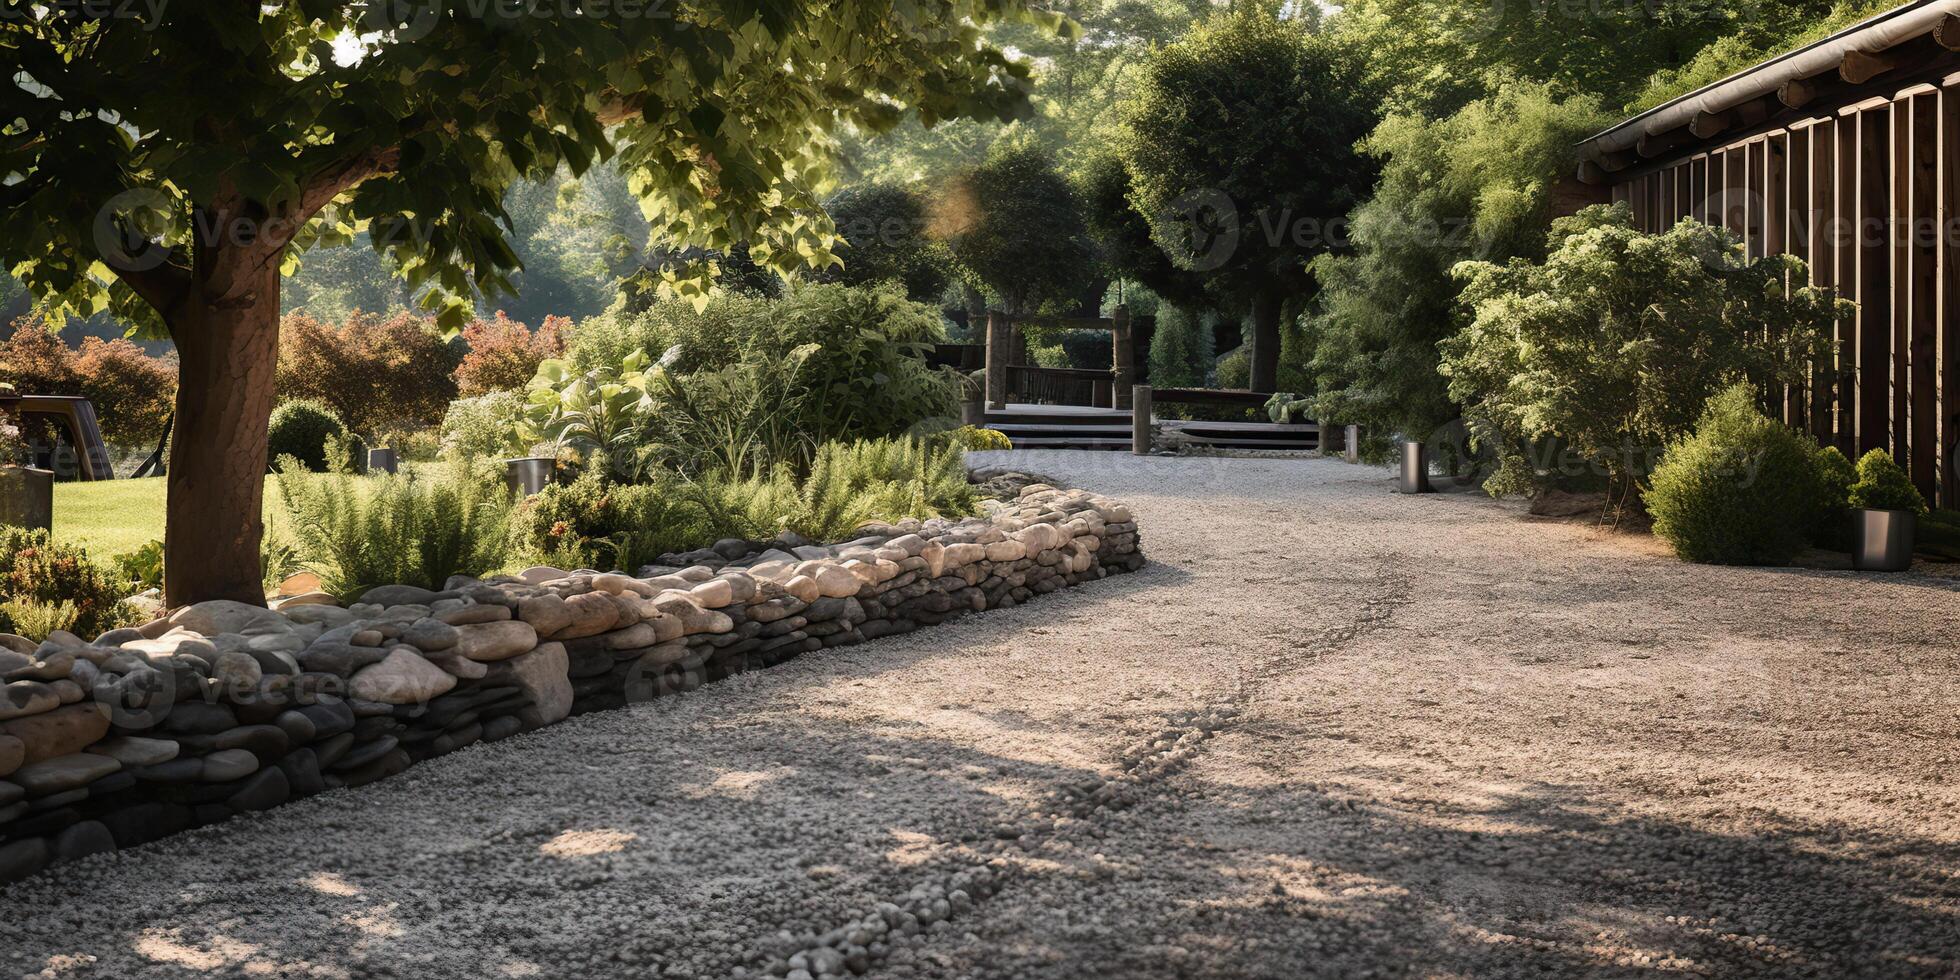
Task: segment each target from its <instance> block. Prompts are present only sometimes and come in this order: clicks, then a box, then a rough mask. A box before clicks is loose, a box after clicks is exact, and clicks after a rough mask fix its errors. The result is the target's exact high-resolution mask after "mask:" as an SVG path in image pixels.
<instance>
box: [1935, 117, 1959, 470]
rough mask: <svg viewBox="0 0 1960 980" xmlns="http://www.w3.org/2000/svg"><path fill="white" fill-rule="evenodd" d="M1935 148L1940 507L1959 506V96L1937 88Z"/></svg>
mask: <svg viewBox="0 0 1960 980" xmlns="http://www.w3.org/2000/svg"><path fill="white" fill-rule="evenodd" d="M1939 98H1940V117H1939V131H1938V134H1937V139H1938V141H1939V144H1938V145H1939V149H1938V151H1937V153H1936V156H1937V158H1938V160H1939V211H1938V213H1939V270H1938V274H1939V286H1938V288H1937V289H1935V290H1934V293H1935V296H1936V301H1937V303H1938V305H1939V331H1940V393H1939V413H1940V477H1939V480H1940V494H1939V499H1940V505H1941V506H1943V507H1954V506H1960V487H1957V486H1956V484H1957V483H1960V479H1957V478H1956V474H1955V470H1956V467H1955V460H1954V458H1953V457H1954V448H1955V446H1956V445H1960V255H1955V253H1954V250H1955V247H1956V245H1960V243H1956V242H1955V241H1954V228H1955V221H1954V219H1955V212H1954V209H1955V207H1956V205H1960V166H1956V164H1960V157H1956V156H1955V154H1960V92H1956V91H1955V90H1954V89H1952V88H1942V89H1940V94H1939Z"/></svg>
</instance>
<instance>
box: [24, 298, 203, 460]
mask: <svg viewBox="0 0 1960 980" xmlns="http://www.w3.org/2000/svg"><path fill="white" fill-rule="evenodd" d="M0 381H6V382H8V383H10V384H12V385H13V386H14V388H15V389H16V390H17V391H19V392H21V393H22V394H29V395H80V396H82V397H84V398H87V399H88V400H89V403H90V404H91V405H93V406H94V407H95V415H96V419H97V421H98V423H99V424H100V425H101V426H102V438H103V439H104V440H105V441H107V442H110V443H112V444H115V445H122V446H133V445H151V444H154V443H155V442H156V441H157V440H158V439H160V438H162V437H163V432H164V426H165V425H167V424H168V423H169V421H170V416H171V412H172V411H173V408H174V401H175V399H176V395H177V369H176V367H175V365H173V364H172V363H171V362H170V361H169V360H167V359H164V358H159V357H151V356H150V355H149V354H147V353H145V352H144V350H143V348H142V347H140V346H138V345H137V344H135V343H133V342H131V341H128V340H123V339H121V338H117V339H115V340H103V339H101V338H98V337H87V338H84V339H83V340H82V346H81V349H80V350H71V349H70V348H69V347H68V346H67V345H66V344H64V343H62V342H61V338H60V337H58V336H56V335H55V333H54V332H53V331H52V330H50V329H49V328H48V325H47V323H46V321H45V320H43V319H42V318H41V317H39V316H37V315H29V316H24V317H21V318H19V319H17V320H15V321H14V324H13V335H12V336H11V337H9V338H7V340H6V342H4V343H0Z"/></svg>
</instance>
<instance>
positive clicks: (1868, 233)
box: [1857, 109, 1893, 454]
mask: <svg viewBox="0 0 1960 980" xmlns="http://www.w3.org/2000/svg"><path fill="white" fill-rule="evenodd" d="M1891 123H1892V119H1891V114H1890V113H1889V112H1888V111H1886V110H1885V109H1878V110H1875V111H1870V112H1861V113H1859V114H1858V185H1857V186H1858V200H1857V211H1858V249H1857V252H1858V451H1859V453H1861V454H1862V453H1865V452H1869V451H1870V450H1873V449H1890V448H1891V445H1890V443H1891V440H1890V438H1889V436H1890V432H1889V431H1888V430H1889V429H1890V428H1891V424H1890V423H1891V415H1892V403H1893V399H1892V397H1891V395H1892V392H1891V381H1892V306H1891V303H1890V302H1888V296H1887V293H1888V291H1889V290H1890V289H1891V286H1892V245H1891V242H1890V238H1891V237H1892V236H1891V235H1889V234H1887V231H1888V227H1887V226H1888V225H1889V223H1890V219H1891V217H1892V179H1891V178H1892V175H1891V162H1892V134H1891V128H1892V127H1891Z"/></svg>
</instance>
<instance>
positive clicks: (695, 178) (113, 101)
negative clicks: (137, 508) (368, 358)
mask: <svg viewBox="0 0 1960 980" xmlns="http://www.w3.org/2000/svg"><path fill="white" fill-rule="evenodd" d="M588 8H589V9H588ZM28 10H29V15H28V16H20V17H8V18H6V19H4V20H0V49H4V50H5V51H6V53H7V56H8V60H9V62H10V64H11V65H12V67H13V69H14V71H13V76H12V78H11V80H10V82H9V84H7V85H5V86H4V87H0V173H5V174H7V175H8V179H7V181H6V182H5V183H4V184H0V250H4V255H0V258H4V259H5V260H6V262H7V263H8V264H9V265H10V266H11V267H12V270H13V273H14V275H15V276H16V277H18V278H19V279H20V280H21V281H22V282H23V283H24V284H25V285H26V286H27V288H28V289H29V290H30V291H32V292H33V293H34V294H35V295H36V296H37V297H39V298H40V300H41V301H42V302H43V303H44V304H46V305H47V307H48V309H49V311H50V312H51V314H53V315H57V316H58V315H61V314H63V313H81V314H87V313H91V312H94V311H97V310H100V309H103V308H105V307H109V308H113V309H115V310H116V311H117V312H118V313H119V314H122V315H124V316H126V317H128V318H130V319H132V320H134V321H137V322H139V323H142V324H145V325H147V326H148V327H149V328H150V329H152V330H158V331H163V332H167V333H168V334H169V335H170V336H171V337H172V339H173V340H175V341H176V343H177V346H178V350H179V353H180V355H181V356H182V362H181V363H182V371H183V382H184V383H183V384H181V385H180V387H179V400H178V406H177V414H178V423H179V425H178V433H177V439H176V441H175V457H174V458H173V460H172V464H173V465H172V467H171V477H170V478H171V498H172V500H171V505H170V519H169V526H168V529H167V532H166V542H167V549H168V553H169V556H170V563H171V567H170V570H169V573H168V579H167V580H168V583H169V590H170V596H169V598H170V599H171V600H172V601H173V602H176V601H183V600H186V599H192V598H197V599H203V598H214V597H226V598H239V599H247V600H258V599H260V598H261V596H260V593H259V589H258V570H257V567H256V566H257V562H258V543H259V538H260V536H261V532H262V527H261V518H260V517H259V510H260V508H259V503H260V497H261V496H262V492H263V491H262V489H261V487H260V486H259V481H258V473H259V472H260V471H261V470H262V469H263V467H264V465H265V460H264V449H265V422H266V417H267V416H268V415H269V414H270V411H271V404H272V366H273V363H274V360H275V358H276V349H277V331H278V312H279V297H278V292H279V289H278V285H279V280H278V277H279V273H280V270H281V269H282V268H290V267H291V264H292V263H293V262H294V261H295V260H296V258H297V255H298V253H299V252H300V251H302V250H303V249H305V248H306V247H308V246H310V245H313V244H317V243H322V242H331V241H345V240H347V239H348V238H349V237H351V236H352V235H353V234H354V233H355V232H357V231H360V230H363V229H365V230H366V231H367V232H368V235H369V239H370V241H371V242H372V244H373V247H374V248H376V249H377V250H379V251H381V252H382V253H384V254H385V255H386V256H387V257H388V258H389V259H390V260H391V262H393V263H394V264H395V265H397V266H398V267H399V268H400V269H401V271H402V272H403V274H404V276H405V278H406V279H407V281H408V284H409V286H410V287H411V288H412V289H415V290H417V295H419V296H423V297H426V299H425V303H426V304H427V305H430V306H434V307H440V309H441V316H442V318H443V322H444V323H445V324H446V325H449V326H452V327H460V326H461V325H462V324H463V323H464V322H467V320H468V319H469V317H470V315H471V313H472V312H473V306H472V304H471V302H470V297H472V296H473V295H474V294H476V293H479V292H486V291H487V292H497V291H507V290H509V289H510V288H511V286H512V285H513V283H512V277H513V275H514V274H515V272H516V270H517V267H518V261H517V257H516V254H515V252H514V251H513V249H512V247H511V236H512V233H513V226H514V219H513V216H512V214H511V213H510V211H509V209H508V207H507V204H506V201H507V192H508V191H509V189H510V188H511V187H512V185H513V184H514V183H515V182H517V181H518V180H519V179H520V178H522V177H524V176H531V177H536V178H543V177H546V176H549V175H551V174H553V173H556V172H557V171H558V169H559V168H560V167H561V165H562V166H563V167H565V168H567V169H568V170H569V171H570V172H571V173H572V174H573V175H575V176H576V175H579V174H583V173H584V172H585V171H587V170H588V169H589V168H590V167H591V166H592V165H593V163H594V162H595V161H600V160H606V159H616V160H617V161H618V165H619V168H620V170H621V172H622V173H624V174H625V175H626V179H627V182H628V186H629V188H630V190H631V192H632V193H633V195H634V196H635V197H637V198H638V199H639V200H640V201H641V202H642V205H643V208H644V209H645V212H646V213H647V215H648V216H649V219H650V221H651V222H652V225H653V229H654V233H655V235H656V236H657V237H658V238H659V239H660V240H662V241H665V242H671V243H674V244H675V245H676V246H683V247H687V246H691V247H698V248H702V249H731V248H733V247H735V246H736V245H737V244H740V243H747V245H748V246H749V252H750V254H751V255H752V256H753V257H755V258H756V259H758V260H759V261H761V262H763V263H765V264H767V265H770V266H773V267H776V268H780V269H787V268H793V267H798V266H803V265H822V264H826V263H827V262H828V261H829V258H830V242H831V239H830V229H829V227H828V225H827V222H826V221H825V220H824V219H823V217H822V210H821V208H820V207H819V206H818V198H817V195H818V192H819V188H820V185H821V183H822V181H823V179H824V177H825V176H826V175H827V174H828V172H829V161H830V154H831V150H832V149H833V148H834V142H833V138H832V136H831V134H832V133H833V132H836V131H838V130H840V129H841V128H842V127H844V126H847V125H848V126H851V127H856V128H859V129H863V130H872V131H875V130H880V129H885V128H888V127H890V126H891V125H892V124H894V123H896V122H897V121H898V120H899V118H900V117H901V116H902V115H903V114H904V113H905V112H906V111H908V110H910V111H913V112H915V113H917V115H918V117H919V118H920V119H922V120H925V121H928V122H932V121H937V120H942V119H949V118H959V117H981V118H989V119H996V120H1007V119H1011V118H1016V117H1018V116H1021V115H1024V114H1025V113H1026V112H1027V94H1028V88H1029V82H1028V68H1027V67H1026V65H1025V64H1024V63H1022V62H1020V61H1017V60H1015V59H1013V58H1010V57H1009V56H1008V55H1006V54H1004V53H1003V52H1002V51H1000V50H999V49H997V48H995V47H993V46H991V45H989V44H986V43H984V41H983V39H982V36H981V30H982V26H983V25H985V24H989V23H992V22H995V21H1001V20H1017V21H1021V22H1025V23H1030V24H1034V25H1038V26H1040V27H1042V28H1044V29H1055V30H1066V29H1067V25H1066V22H1065V21H1064V20H1063V19H1062V18H1061V17H1060V16H1059V15H1055V14H1051V13H1046V12H1041V11H1038V10H1035V9H1034V8H1033V7H1032V6H1031V5H1029V4H1028V3H1027V2H1026V0H925V2H919V0H907V2H888V0H887V2H880V0H770V2H766V3H761V2H757V3H750V2H743V3H728V4H722V3H707V2H692V0H672V2H664V3H649V4H645V5H628V4H617V3H608V4H606V5H604V6H603V7H600V6H599V5H596V4H586V3H583V2H580V0H567V2H565V3H561V4H555V5H551V6H550V7H548V8H539V7H534V6H530V5H504V4H481V3H474V2H470V0H441V2H435V3H428V4H373V3H362V2H343V0H290V2H286V3H274V4H221V3H199V4H189V3H175V4H168V5H157V6H156V7H154V8H131V7H129V6H128V5H100V6H98V5H86V4H74V5H71V4H46V5H31V6H30V7H29V8H28ZM390 16H393V17H394V18H395V19H389V18H390ZM662 286H663V287H664V289H665V290H666V291H668V292H670V293H676V294H681V295H690V296H699V295H701V294H703V292H704V291H705V290H706V289H707V288H708V287H707V285H706V283H705V280H704V278H703V277H701V276H699V275H695V274H692V273H690V272H689V271H688V270H685V269H681V270H671V269H670V270H666V271H663V273H662ZM254 457H256V458H254ZM199 508H203V509H202V510H200V509H199ZM234 529H235V530H234ZM193 559H194V561H193Z"/></svg>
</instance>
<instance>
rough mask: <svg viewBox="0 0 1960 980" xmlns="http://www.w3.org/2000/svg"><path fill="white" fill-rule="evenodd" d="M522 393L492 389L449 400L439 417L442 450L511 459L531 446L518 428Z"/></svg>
mask: <svg viewBox="0 0 1960 980" xmlns="http://www.w3.org/2000/svg"><path fill="white" fill-rule="evenodd" d="M525 405H526V402H525V396H524V395H523V394H520V393H518V392H515V391H493V392H490V393H489V394H487V395H478V396H476V397H475V398H458V399H456V400H455V401H453V402H450V403H449V411H448V412H447V414H445V415H444V416H443V417H442V454H443V455H446V456H459V457H462V458H463V459H499V460H501V459H511V458H514V457H517V456H522V455H524V454H525V453H526V452H529V451H530V449H531V441H530V440H527V439H525V438H524V437H523V434H522V432H521V429H522V425H523V419H524V409H525Z"/></svg>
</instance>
